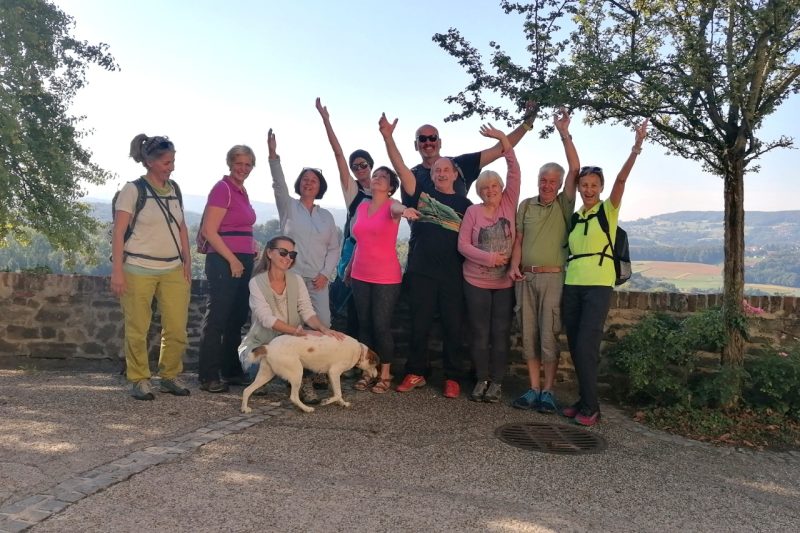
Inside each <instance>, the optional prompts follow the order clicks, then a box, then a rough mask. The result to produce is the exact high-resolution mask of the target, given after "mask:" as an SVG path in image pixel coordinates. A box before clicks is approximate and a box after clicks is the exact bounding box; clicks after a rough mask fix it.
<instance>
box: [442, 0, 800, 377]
mask: <svg viewBox="0 0 800 533" xmlns="http://www.w3.org/2000/svg"><path fill="white" fill-rule="evenodd" d="M501 7H502V8H503V9H504V10H505V12H506V13H511V12H516V13H519V14H521V15H523V16H524V17H525V23H524V31H525V35H526V37H527V39H528V41H529V46H528V51H529V52H530V56H531V57H530V64H529V65H528V66H527V67H524V66H521V65H518V64H516V63H514V61H512V59H511V57H510V56H509V55H508V54H506V53H505V52H503V50H502V49H501V48H500V46H499V45H498V44H497V43H495V42H492V43H490V47H491V48H492V49H493V52H492V57H491V60H490V62H489V67H490V68H491V69H492V70H493V73H489V72H488V71H487V70H486V66H485V65H484V63H483V60H482V58H481V55H480V53H479V52H478V51H477V49H476V48H474V47H473V46H472V45H471V44H470V43H469V42H468V41H467V40H466V39H465V38H464V37H463V36H462V35H461V34H460V33H459V32H458V30H456V29H453V28H451V29H450V30H449V31H448V32H447V33H446V34H437V35H435V36H434V37H433V39H434V41H435V42H437V43H438V44H439V45H440V46H441V47H442V48H444V49H445V50H446V51H447V52H448V53H450V54H451V55H452V56H453V57H455V58H456V59H458V60H459V63H460V64H461V65H462V66H464V67H465V69H466V70H467V72H468V73H469V74H470V75H471V76H472V81H471V82H470V83H469V85H468V86H467V87H466V89H465V90H464V91H461V92H460V93H458V94H457V95H455V96H451V97H449V98H448V99H447V101H448V102H450V103H456V104H459V105H461V108H462V110H461V112H460V113H454V114H452V115H451V116H450V117H448V119H446V120H458V119H460V118H464V117H468V116H471V115H472V114H475V113H477V114H479V115H480V116H481V117H483V116H485V115H487V114H491V115H494V117H495V118H497V119H500V118H508V117H509V116H510V114H509V112H508V111H507V110H506V109H505V108H504V107H503V106H498V105H491V104H489V103H487V102H486V101H485V100H484V99H483V95H484V94H485V93H487V92H496V93H499V94H501V95H502V96H504V97H507V98H508V99H510V100H511V101H512V102H513V103H514V104H515V105H516V107H517V111H519V110H521V109H522V106H523V105H524V102H525V101H527V100H528V99H534V100H537V101H539V102H540V103H541V104H542V105H544V106H551V107H554V106H558V105H562V104H566V105H568V106H571V107H573V108H577V109H581V110H583V111H585V112H586V117H587V118H586V119H587V122H588V123H590V124H591V123H600V122H606V121H611V122H622V123H625V124H630V123H632V122H635V121H638V120H641V118H645V117H649V118H650V124H651V133H650V138H651V139H652V140H653V141H655V142H656V143H658V144H660V145H662V146H664V147H665V148H666V149H667V151H668V153H670V154H674V155H678V156H681V157H685V158H688V159H692V160H695V161H700V162H701V163H702V164H703V167H704V168H705V169H706V170H707V171H709V172H711V173H713V174H716V175H717V176H719V177H720V178H722V179H723V181H724V197H725V223H724V225H725V267H724V296H723V308H724V319H725V324H726V330H727V336H728V342H727V344H726V346H725V347H724V349H723V352H722V362H723V363H724V364H726V365H730V366H734V367H740V366H741V365H742V364H743V360H744V353H743V352H744V337H743V331H742V329H743V328H742V324H743V318H742V317H743V315H742V300H743V297H744V201H743V194H744V187H743V183H744V175H745V173H746V172H747V171H753V170H756V169H757V167H756V166H755V165H753V164H752V163H753V162H754V161H755V160H757V159H758V158H759V157H760V156H761V155H763V154H764V153H766V152H768V151H770V150H773V149H775V148H786V147H790V146H792V139H790V138H787V137H785V136H781V137H780V138H779V139H776V140H769V141H765V140H761V139H759V138H758V137H756V132H757V130H758V129H759V128H760V127H761V125H762V123H763V120H764V118H765V117H766V116H768V115H770V114H771V113H773V112H774V111H775V110H776V109H777V108H778V107H779V106H780V104H781V103H782V102H783V101H784V100H785V99H786V98H788V97H789V96H790V95H791V94H793V93H797V92H798V90H800V82H799V81H798V77H799V76H800V65H799V64H798V59H799V58H798V55H800V52H799V50H800V0H749V1H748V0H647V1H645V0H538V1H536V2H532V3H529V4H522V3H515V2H509V1H502V2H501ZM562 25H563V26H564V29H563V30H562ZM546 133H547V131H544V132H543V134H546Z"/></svg>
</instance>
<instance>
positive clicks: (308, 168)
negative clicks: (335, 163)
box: [303, 167, 322, 174]
mask: <svg viewBox="0 0 800 533" xmlns="http://www.w3.org/2000/svg"><path fill="white" fill-rule="evenodd" d="M306 170H313V171H316V172H319V173H320V174H322V169H320V168H314V167H303V172H305V171H306Z"/></svg>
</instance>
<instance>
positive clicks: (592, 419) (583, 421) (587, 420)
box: [574, 411, 600, 427]
mask: <svg viewBox="0 0 800 533" xmlns="http://www.w3.org/2000/svg"><path fill="white" fill-rule="evenodd" d="M574 420H575V423H576V424H578V425H580V426H589V427H591V426H593V425H595V424H597V422H598V421H599V420H600V411H596V412H595V413H594V414H593V415H591V416H589V415H585V414H583V413H578V414H577V415H575V418H574Z"/></svg>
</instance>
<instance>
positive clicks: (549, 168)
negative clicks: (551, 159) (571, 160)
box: [539, 163, 566, 180]
mask: <svg viewBox="0 0 800 533" xmlns="http://www.w3.org/2000/svg"><path fill="white" fill-rule="evenodd" d="M548 172H558V175H559V179H561V180H563V179H564V174H566V171H565V170H564V167H562V166H561V165H559V164H558V163H545V164H544V165H542V167H541V168H540V169H539V177H540V178H541V177H542V175H544V174H547V173H548Z"/></svg>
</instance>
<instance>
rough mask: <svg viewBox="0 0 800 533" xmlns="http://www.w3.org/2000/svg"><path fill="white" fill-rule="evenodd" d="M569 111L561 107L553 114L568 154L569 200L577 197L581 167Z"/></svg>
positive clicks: (567, 185) (567, 186) (565, 185)
mask: <svg viewBox="0 0 800 533" xmlns="http://www.w3.org/2000/svg"><path fill="white" fill-rule="evenodd" d="M569 122H570V117H569V112H568V111H567V109H566V108H564V107H562V108H561V109H559V110H558V111H557V112H556V114H555V116H553V123H554V124H555V126H556V130H558V134H559V135H560V136H561V142H562V143H563V144H564V154H565V155H566V156H567V164H568V165H569V168H568V169H567V175H566V177H565V180H564V196H566V197H567V199H568V200H570V201H572V200H574V199H575V191H576V189H577V188H578V187H577V185H578V172H580V169H581V161H580V158H579V157H578V150H576V149H575V144H574V143H573V142H572V135H570V133H569Z"/></svg>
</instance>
